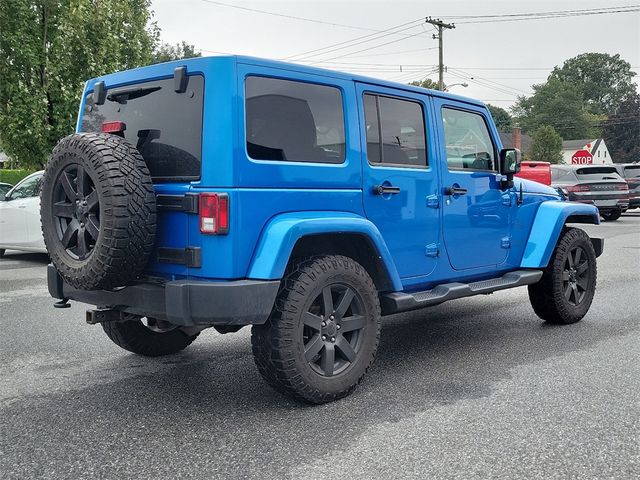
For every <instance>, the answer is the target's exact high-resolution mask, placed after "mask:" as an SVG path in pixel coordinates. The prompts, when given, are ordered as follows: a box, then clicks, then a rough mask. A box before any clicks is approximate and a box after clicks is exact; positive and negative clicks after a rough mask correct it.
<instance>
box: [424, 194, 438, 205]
mask: <svg viewBox="0 0 640 480" xmlns="http://www.w3.org/2000/svg"><path fill="white" fill-rule="evenodd" d="M427 207H429V208H438V207H440V197H438V195H436V194H435V193H434V194H433V195H429V196H428V197H427Z"/></svg>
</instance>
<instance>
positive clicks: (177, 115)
mask: <svg viewBox="0 0 640 480" xmlns="http://www.w3.org/2000/svg"><path fill="white" fill-rule="evenodd" d="M188 78H189V83H188V85H187V89H186V91H185V92H184V93H176V92H175V91H174V80H173V78H169V79H166V80H156V81H151V82H144V83H138V84H135V85H128V86H126V87H120V88H112V89H111V88H110V89H108V90H107V95H106V100H105V102H104V104H103V105H95V104H94V103H93V94H89V95H87V98H86V99H85V108H84V113H83V116H82V126H81V131H83V132H100V131H101V128H102V124H103V123H104V122H112V121H120V122H124V123H125V125H126V129H125V131H124V137H125V138H126V139H127V140H129V142H131V143H132V144H133V145H135V146H136V148H137V149H138V150H139V151H140V153H141V154H142V157H143V158H144V160H145V162H146V163H147V166H148V167H149V171H150V172H151V176H152V177H153V179H154V180H160V181H162V180H173V181H176V180H197V179H199V178H200V165H201V161H202V104H203V97H204V77H203V76H202V75H191V76H189V77H188ZM107 87H108V86H107Z"/></svg>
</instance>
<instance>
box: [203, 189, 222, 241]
mask: <svg viewBox="0 0 640 480" xmlns="http://www.w3.org/2000/svg"><path fill="white" fill-rule="evenodd" d="M198 202H199V205H198V212H199V216H200V233H205V234H209V235H226V234H227V233H229V196H228V195H227V194H226V193H201V194H200V195H199V200H198Z"/></svg>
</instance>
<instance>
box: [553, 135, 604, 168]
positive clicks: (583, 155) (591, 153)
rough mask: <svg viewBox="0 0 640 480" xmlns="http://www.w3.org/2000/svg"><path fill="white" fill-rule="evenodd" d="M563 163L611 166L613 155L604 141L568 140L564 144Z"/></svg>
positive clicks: (597, 139) (599, 139) (598, 139)
mask: <svg viewBox="0 0 640 480" xmlns="http://www.w3.org/2000/svg"><path fill="white" fill-rule="evenodd" d="M562 163H566V164H567V165H583V164H588V165H591V164H593V165H604V164H611V163H613V161H612V160H611V155H609V150H608V149H607V145H606V144H605V143H604V139H602V138H596V139H595V140H594V139H588V138H587V139H583V140H566V141H564V142H562Z"/></svg>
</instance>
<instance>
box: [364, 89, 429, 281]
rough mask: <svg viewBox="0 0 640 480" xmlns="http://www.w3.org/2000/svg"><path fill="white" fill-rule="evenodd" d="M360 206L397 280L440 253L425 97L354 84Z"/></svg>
mask: <svg viewBox="0 0 640 480" xmlns="http://www.w3.org/2000/svg"><path fill="white" fill-rule="evenodd" d="M357 92H358V103H359V110H360V125H361V126H362V132H361V144H362V145H363V154H364V157H365V158H363V162H362V165H363V199H364V209H365V212H366V215H367V218H369V219H370V220H371V221H372V222H373V223H374V224H375V225H376V227H378V230H380V233H382V236H383V237H384V240H385V242H386V244H387V246H388V248H389V251H390V252H391V255H392V256H393V259H394V261H395V264H396V268H397V269H398V273H399V275H400V277H401V278H403V279H408V278H411V277H414V278H416V279H418V278H419V277H422V276H426V275H428V274H429V273H431V272H432V271H433V270H434V268H435V266H436V262H437V259H438V255H439V248H440V247H439V245H438V243H437V242H438V236H439V217H440V197H439V195H438V175H437V170H436V169H435V168H433V165H432V160H431V155H432V154H433V153H434V146H433V145H432V144H431V142H429V141H427V139H428V138H430V137H429V135H428V134H427V132H428V131H431V130H432V127H431V125H430V124H429V121H428V120H429V117H428V116H427V112H428V111H429V102H430V99H429V97H428V96H427V95H421V94H415V93H412V92H403V91H398V90H392V89H387V88H383V87H378V86H375V85H368V84H358V86H357Z"/></svg>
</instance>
